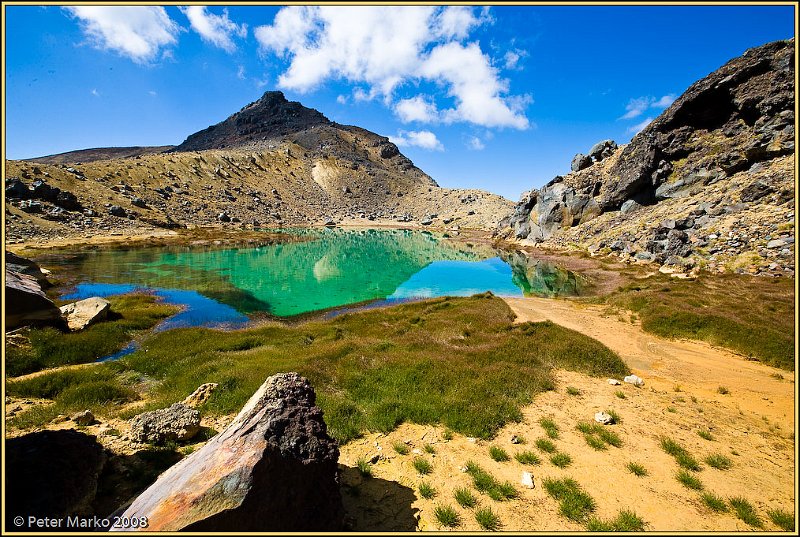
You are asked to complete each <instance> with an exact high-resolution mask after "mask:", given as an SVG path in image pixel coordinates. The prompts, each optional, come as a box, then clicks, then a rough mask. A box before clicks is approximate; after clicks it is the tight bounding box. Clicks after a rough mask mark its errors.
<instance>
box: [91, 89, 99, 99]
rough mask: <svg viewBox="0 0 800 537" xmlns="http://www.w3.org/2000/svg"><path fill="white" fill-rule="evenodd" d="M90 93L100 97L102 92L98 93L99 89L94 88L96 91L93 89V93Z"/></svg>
mask: <svg viewBox="0 0 800 537" xmlns="http://www.w3.org/2000/svg"><path fill="white" fill-rule="evenodd" d="M89 93H91V94H92V95H94V96H95V97H100V92H99V91H97V88H94V89H93V90H92V91H90V92H89Z"/></svg>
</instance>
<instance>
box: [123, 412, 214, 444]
mask: <svg viewBox="0 0 800 537" xmlns="http://www.w3.org/2000/svg"><path fill="white" fill-rule="evenodd" d="M130 424H131V432H130V437H131V440H133V441H134V442H142V443H150V444H163V443H164V442H168V441H173V442H183V441H185V440H190V439H191V438H193V437H194V436H195V435H196V434H197V433H199V432H200V413H199V412H198V411H197V410H195V409H193V408H190V407H189V406H187V405H184V404H183V403H175V404H174V405H172V406H171V407H169V408H160V409H158V410H152V411H150V412H143V413H142V414H139V415H138V416H134V417H133V418H131V421H130Z"/></svg>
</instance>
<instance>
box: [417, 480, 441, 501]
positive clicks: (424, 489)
mask: <svg viewBox="0 0 800 537" xmlns="http://www.w3.org/2000/svg"><path fill="white" fill-rule="evenodd" d="M417 490H419V495H420V496H421V497H423V498H425V499H426V500H430V499H431V498H433V497H434V496H436V489H435V488H433V487H432V486H431V485H430V484H429V483H426V482H424V481H423V482H422V483H420V484H419V487H418V488H417Z"/></svg>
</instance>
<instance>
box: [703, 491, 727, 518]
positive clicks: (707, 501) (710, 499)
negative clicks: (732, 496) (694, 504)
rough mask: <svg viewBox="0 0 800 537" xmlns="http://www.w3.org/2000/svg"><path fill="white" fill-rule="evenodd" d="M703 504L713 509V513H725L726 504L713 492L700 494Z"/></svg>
mask: <svg viewBox="0 0 800 537" xmlns="http://www.w3.org/2000/svg"><path fill="white" fill-rule="evenodd" d="M700 499H701V500H703V504H704V505H705V506H706V507H708V508H709V509H711V510H712V511H714V512H715V513H726V512H727V511H728V504H726V503H725V499H724V498H720V497H719V496H717V495H716V494H714V493H713V492H704V493H703V494H701V495H700Z"/></svg>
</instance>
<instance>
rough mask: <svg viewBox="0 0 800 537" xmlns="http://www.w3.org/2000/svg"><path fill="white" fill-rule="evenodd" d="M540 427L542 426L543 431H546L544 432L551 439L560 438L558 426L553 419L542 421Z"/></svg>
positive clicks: (543, 419)
mask: <svg viewBox="0 0 800 537" xmlns="http://www.w3.org/2000/svg"><path fill="white" fill-rule="evenodd" d="M539 425H541V426H542V429H544V432H545V433H547V436H548V437H549V438H553V439H556V438H558V425H557V424H556V422H555V421H553V420H552V419H551V418H542V419H540V420H539Z"/></svg>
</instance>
